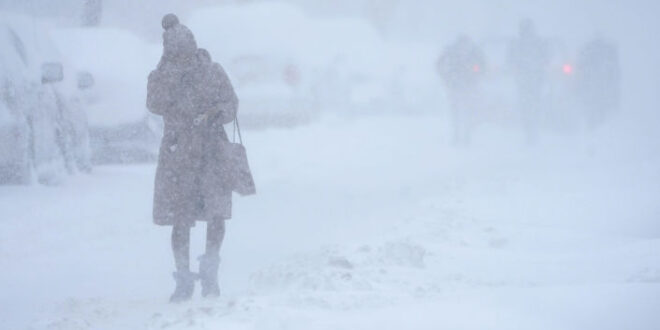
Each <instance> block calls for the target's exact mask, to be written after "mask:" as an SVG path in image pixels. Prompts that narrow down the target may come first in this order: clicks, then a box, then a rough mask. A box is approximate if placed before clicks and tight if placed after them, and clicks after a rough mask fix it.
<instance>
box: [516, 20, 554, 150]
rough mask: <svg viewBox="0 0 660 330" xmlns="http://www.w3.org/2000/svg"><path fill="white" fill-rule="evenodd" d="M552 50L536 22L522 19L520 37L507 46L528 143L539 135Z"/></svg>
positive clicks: (532, 141)
mask: <svg viewBox="0 0 660 330" xmlns="http://www.w3.org/2000/svg"><path fill="white" fill-rule="evenodd" d="M549 62H550V50H549V45H548V42H547V40H546V39H544V38H542V37H541V36H539V35H538V34H537V32H536V28H535V25H534V22H533V21H532V20H531V19H524V20H522V21H521V22H520V25H519V29H518V37H517V38H515V39H514V40H512V41H511V44H510V45H509V49H508V66H509V68H510V69H511V71H512V73H513V76H514V79H515V81H516V85H517V89H518V107H519V108H520V112H521V117H522V121H523V125H524V129H525V136H526V139H527V143H528V144H530V145H531V144H535V143H536V140H537V137H538V129H539V128H538V126H539V120H540V112H541V103H542V96H543V91H544V88H545V86H546V84H547V79H548V66H549Z"/></svg>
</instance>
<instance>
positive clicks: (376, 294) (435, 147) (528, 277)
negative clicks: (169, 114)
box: [0, 116, 660, 330]
mask: <svg viewBox="0 0 660 330" xmlns="http://www.w3.org/2000/svg"><path fill="white" fill-rule="evenodd" d="M492 129H497V128H492ZM445 130H446V129H445V125H444V124H443V123H442V121H441V118H438V117H433V116H428V117H382V118H380V117H373V118H362V119H357V120H352V121H347V120H342V119H326V120H324V121H322V122H320V123H316V124H314V125H311V126H308V127H302V128H297V129H294V130H269V131H264V132H248V133H247V134H245V135H246V139H247V141H246V142H247V144H248V151H249V155H250V158H251V165H252V167H253V170H254V174H255V180H256V181H257V185H258V187H257V188H258V195H257V196H253V197H249V198H240V197H237V198H236V199H235V209H234V219H232V220H231V221H230V224H229V227H228V234H227V238H226V241H225V245H224V247H223V251H222V255H223V263H222V266H221V274H220V276H221V287H222V289H223V296H222V297H221V298H220V299H218V300H203V299H201V298H198V297H196V298H195V299H194V300H193V301H192V302H190V303H186V304H180V305H171V304H168V303H167V298H168V295H169V293H170V290H172V288H173V280H172V279H171V277H170V275H169V273H170V272H171V271H172V270H173V265H172V260H171V255H170V249H169V231H168V229H167V228H159V227H155V226H153V225H152V224H151V217H150V214H151V197H152V196H151V194H152V189H153V185H152V183H153V175H154V169H155V168H154V165H141V166H126V167H100V168H97V169H95V171H94V173H93V174H92V175H80V176H77V177H75V178H73V179H72V180H70V181H69V182H67V183H66V185H65V186H62V187H40V186H34V187H0V213H1V215H2V218H3V220H2V221H3V224H4V226H3V230H2V231H0V268H1V269H2V270H3V271H2V272H1V273H0V283H1V284H0V286H1V288H0V290H1V291H2V295H0V305H1V306H2V308H1V310H0V321H1V322H2V323H3V324H4V325H6V326H4V325H3V326H0V328H3V329H5V328H6V329H22V328H29V329H156V328H158V329H162V328H165V329H179V328H185V329H402V328H405V329H527V330H529V329H581V330H584V329H598V330H604V329H654V328H655V327H656V326H657V325H658V324H660V315H658V314H657V312H656V310H657V308H658V306H660V253H659V251H660V230H659V226H658V224H657V223H658V219H660V203H658V196H660V185H658V184H657V183H658V182H660V171H659V170H658V168H660V158H659V157H658V156H657V155H653V154H651V155H648V153H647V151H648V150H645V149H644V146H639V145H638V146H637V147H638V148H637V149H630V148H628V145H625V144H622V143H623V142H621V143H618V144H617V143H616V142H613V141H619V140H618V139H616V137H615V136H611V135H610V134H604V135H603V136H600V137H599V139H591V140H589V139H582V140H580V141H581V142H579V143H577V142H575V140H572V143H568V141H563V142H562V141H561V139H557V140H556V141H551V142H548V143H546V144H544V146H543V148H541V149H536V150H532V149H528V148H525V147H523V146H520V145H519V144H518V143H517V142H516V136H515V134H511V136H507V134H503V132H501V131H498V132H497V134H493V135H492V136H498V137H499V138H498V140H497V141H493V140H492V138H489V136H488V131H487V130H482V131H481V133H480V134H481V135H483V136H477V139H476V143H475V145H474V146H473V147H472V148H470V149H467V150H460V149H459V150H457V149H454V148H451V147H449V146H448V145H447V142H446V136H447V134H446V133H445V132H444V131H445ZM500 130H501V129H500ZM611 134H616V133H611ZM610 138H611V140H608V139H610ZM595 141H599V142H598V143H596V142H595ZM626 143H633V142H631V141H630V140H627V142H626ZM203 229H204V228H203V226H198V227H197V228H196V229H195V231H194V237H193V251H194V252H193V255H197V254H199V253H201V251H202V242H203V234H204V230H203ZM195 267H196V263H195Z"/></svg>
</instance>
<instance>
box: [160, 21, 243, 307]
mask: <svg viewBox="0 0 660 330" xmlns="http://www.w3.org/2000/svg"><path fill="white" fill-rule="evenodd" d="M162 26H163V28H164V29H165V32H163V55H162V58H161V60H160V62H159V63H158V66H157V68H156V70H154V71H152V72H151V73H150V74H149V80H148V85H147V108H148V109H149V111H151V112H153V113H155V114H157V115H160V116H162V117H163V120H164V123H165V128H164V134H163V139H162V142H161V146H160V153H159V158H158V168H157V171H156V179H155V187H154V204H153V221H154V223H155V224H157V225H163V226H172V227H173V228H172V250H173V253H174V261H175V264H176V272H175V273H174V278H175V280H176V289H175V291H174V293H173V294H172V296H171V297H170V301H171V302H180V301H185V300H188V299H190V298H191V297H192V294H193V291H194V285H195V280H196V279H197V277H199V279H200V281H201V284H202V296H204V297H209V296H210V297H217V296H219V295H220V289H219V286H218V279H217V276H218V266H219V263H220V256H219V254H220V246H221V245H222V241H223V238H224V234H225V220H227V219H229V218H231V207H232V200H231V197H232V196H231V193H232V189H231V187H230V184H229V180H228V179H229V178H228V175H229V171H228V170H227V168H228V159H227V154H226V152H225V151H226V148H227V145H228V143H229V140H228V139H227V135H226V133H225V131H224V127H223V124H226V123H229V122H231V121H232V120H234V118H235V117H236V112H237V109H238V99H237V97H236V94H235V93H234V89H233V87H232V85H231V82H230V81H229V78H228V77H227V75H226V73H225V72H224V70H223V69H222V67H220V65H219V64H216V63H213V62H212V61H211V58H210V55H209V53H208V52H207V51H205V50H203V49H197V44H196V42H195V38H194V36H193V34H192V32H191V31H190V30H189V29H188V28H187V27H186V26H184V25H182V24H180V23H179V20H178V18H177V17H176V16H175V15H173V14H168V15H166V16H165V17H164V18H163V20H162ZM195 221H206V222H207V235H206V253H205V254H204V255H202V256H201V257H200V265H199V274H198V275H197V274H194V273H192V272H191V271H190V229H191V227H193V226H194V225H195Z"/></svg>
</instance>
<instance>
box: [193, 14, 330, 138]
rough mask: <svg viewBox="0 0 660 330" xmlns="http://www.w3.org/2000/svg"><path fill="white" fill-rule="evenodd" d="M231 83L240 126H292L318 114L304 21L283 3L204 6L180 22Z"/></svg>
mask: <svg viewBox="0 0 660 330" xmlns="http://www.w3.org/2000/svg"><path fill="white" fill-rule="evenodd" d="M183 22H184V24H186V25H188V27H190V29H191V30H192V31H193V33H194V34H195V38H196V39H197V44H198V46H199V47H201V48H206V49H207V50H208V51H209V52H210V53H211V56H213V60H214V61H216V62H218V63H220V64H221V65H222V66H223V67H224V68H225V71H227V74H228V75H229V77H230V78H231V80H232V83H233V84H234V87H235V89H236V93H237V94H238V97H239V99H240V110H239V117H240V120H241V125H242V126H245V127H253V128H254V127H265V126H292V125H297V124H300V123H304V122H308V121H309V120H311V119H312V118H314V117H315V116H316V115H317V106H316V105H315V102H314V101H315V100H314V97H313V95H312V94H311V93H310V86H311V85H312V83H311V79H312V78H313V75H312V74H311V72H312V71H313V70H311V67H312V64H310V63H309V62H308V61H307V59H308V58H309V57H308V56H304V53H303V51H304V49H305V48H309V47H310V45H309V43H308V42H306V40H307V39H308V36H307V35H306V34H308V33H310V31H308V28H309V27H310V21H309V19H308V18H307V17H306V16H305V15H304V13H302V11H301V10H300V9H298V8H297V7H295V6H293V5H288V4H284V3H254V4H246V5H239V6H236V5H232V6H220V7H209V8H204V9H202V10H197V11H194V12H193V13H191V15H190V16H189V18H187V19H183Z"/></svg>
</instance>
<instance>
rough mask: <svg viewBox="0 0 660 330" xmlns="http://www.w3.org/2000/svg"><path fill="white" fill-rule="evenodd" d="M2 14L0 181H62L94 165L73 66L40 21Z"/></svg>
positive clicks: (12, 182)
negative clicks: (90, 159) (58, 49)
mask: <svg viewBox="0 0 660 330" xmlns="http://www.w3.org/2000/svg"><path fill="white" fill-rule="evenodd" d="M0 17H1V19H0V22H2V23H0V49H2V50H3V51H2V52H1V53H0V184H28V183H31V182H34V181H38V182H40V183H44V184H57V183H59V182H61V181H62V180H63V179H64V178H65V176H66V175H67V174H72V173H76V172H78V171H89V170H90V169H91V166H90V162H89V136H88V128H87V120H86V116H85V112H84V110H83V108H82V103H80V99H79V95H78V93H77V88H75V77H72V76H73V75H69V73H70V72H72V71H73V70H72V69H71V68H70V67H69V66H68V65H66V63H65V61H64V58H63V57H62V56H61V55H60V54H59V52H58V51H57V49H56V48H55V47H54V45H53V43H52V41H51V40H50V39H49V38H48V36H47V34H46V33H45V32H44V29H42V28H41V27H40V25H39V24H36V23H35V22H33V21H32V20H31V19H29V18H26V17H21V16H17V15H10V14H6V13H0Z"/></svg>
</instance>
